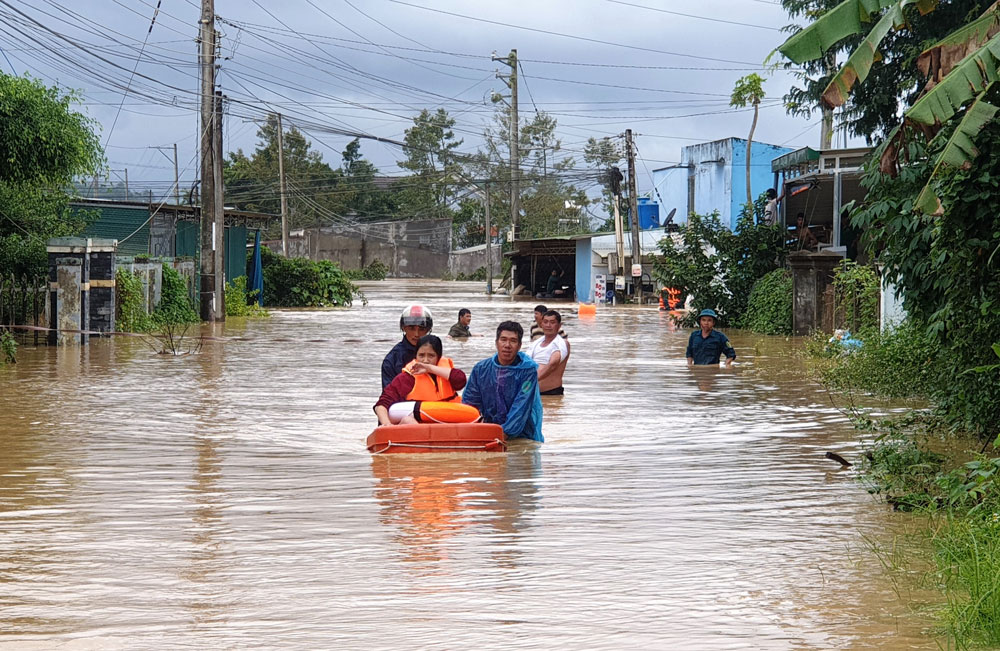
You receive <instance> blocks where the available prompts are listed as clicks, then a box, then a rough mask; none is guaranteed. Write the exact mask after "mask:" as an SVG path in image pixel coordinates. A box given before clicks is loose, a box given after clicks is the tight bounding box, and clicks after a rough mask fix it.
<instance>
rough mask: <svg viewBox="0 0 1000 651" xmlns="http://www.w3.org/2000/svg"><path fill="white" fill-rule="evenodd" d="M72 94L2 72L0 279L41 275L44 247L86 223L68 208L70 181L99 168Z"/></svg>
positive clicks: (86, 122)
mask: <svg viewBox="0 0 1000 651" xmlns="http://www.w3.org/2000/svg"><path fill="white" fill-rule="evenodd" d="M77 101H78V96H77V95H76V94H75V93H72V92H70V93H67V92H65V91H62V90H60V89H58V88H49V87H46V86H45V85H44V84H43V83H42V82H41V81H38V80H35V79H31V78H29V77H13V76H10V75H4V74H0V273H4V274H6V273H14V274H16V275H22V274H27V275H40V274H43V273H45V271H46V269H47V266H48V265H47V261H46V255H45V243H46V241H47V240H48V239H49V238H50V237H58V236H65V235H75V234H77V233H79V232H80V231H81V230H82V229H83V228H84V226H86V223H87V216H86V214H84V213H79V212H73V211H70V210H69V209H68V203H69V199H70V193H71V192H72V181H73V178H74V177H75V176H81V175H91V174H93V173H95V172H96V171H97V170H99V169H100V168H101V166H102V165H103V162H104V152H103V150H102V149H101V145H100V142H99V140H98V138H97V136H96V134H95V133H94V126H95V122H94V121H93V120H92V119H91V118H88V117H86V116H85V115H83V114H82V113H79V112H77V111H74V110H73V108H72V107H73V104H74V103H75V102H77Z"/></svg>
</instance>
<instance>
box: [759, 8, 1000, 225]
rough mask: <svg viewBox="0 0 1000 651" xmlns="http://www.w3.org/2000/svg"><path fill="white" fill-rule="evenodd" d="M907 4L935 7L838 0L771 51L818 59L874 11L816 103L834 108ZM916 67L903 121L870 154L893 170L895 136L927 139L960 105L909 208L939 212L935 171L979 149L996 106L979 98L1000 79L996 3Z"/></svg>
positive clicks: (901, 19)
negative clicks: (914, 92)
mask: <svg viewBox="0 0 1000 651" xmlns="http://www.w3.org/2000/svg"><path fill="white" fill-rule="evenodd" d="M911 5H912V6H914V7H915V8H916V9H917V11H919V12H920V13H921V14H926V13H928V12H931V11H933V10H934V9H935V7H936V6H937V0H892V1H888V0H845V1H844V2H842V3H841V4H839V5H838V6H837V7H835V8H834V9H832V10H831V11H829V12H827V13H826V14H823V15H822V16H820V17H819V18H817V19H816V20H815V21H814V22H813V23H811V24H810V25H809V26H807V27H805V28H804V29H802V30H800V31H799V32H797V33H796V34H794V35H793V36H791V37H790V38H789V39H788V40H787V41H785V43H784V44H782V45H781V46H780V47H779V48H778V51H779V52H781V53H782V54H783V55H784V56H785V57H787V58H788V59H790V60H792V61H794V62H795V63H802V62H804V61H809V60H812V59H818V58H819V57H821V56H823V55H824V54H825V53H826V52H827V51H828V50H829V49H830V48H831V47H833V46H835V45H836V44H837V43H839V42H840V41H841V40H843V39H844V38H847V37H849V36H853V35H855V34H860V33H861V32H862V31H863V30H864V24H865V23H870V22H871V21H872V19H873V18H874V16H875V14H877V13H878V12H882V13H881V15H880V16H879V18H878V21H877V22H876V23H875V24H874V25H873V26H872V27H871V28H870V29H869V30H868V32H867V35H866V37H865V39H864V41H863V42H862V43H861V45H860V46H859V47H858V48H857V49H856V50H855V51H854V52H853V53H852V54H851V55H850V57H848V59H847V61H846V62H845V63H844V65H843V66H841V67H840V69H839V70H838V72H837V74H836V75H834V77H833V78H832V79H831V81H830V83H829V84H828V86H827V87H826V89H825V90H824V91H823V95H822V103H823V105H824V106H826V107H827V108H834V107H837V106H841V105H843V104H844V103H845V102H846V101H847V97H848V95H849V93H850V91H851V89H852V88H853V87H854V85H855V84H856V83H861V82H863V81H864V80H865V78H866V77H867V76H868V73H869V72H870V71H871V68H872V65H873V64H874V62H875V61H876V60H877V57H878V48H879V45H880V43H881V42H882V40H883V39H884V38H885V36H886V35H887V34H888V33H889V32H890V31H892V30H894V29H903V28H905V27H906V13H905V12H906V10H907V7H909V6H911ZM917 66H918V69H919V70H920V71H921V73H923V74H924V75H925V76H926V77H927V83H926V85H925V86H924V89H923V91H922V93H921V95H920V97H919V99H918V100H917V101H916V102H915V103H914V104H913V106H911V107H910V108H909V109H908V110H907V111H906V112H905V113H904V116H903V123H902V124H901V125H900V127H899V128H897V129H895V130H894V131H893V132H892V133H891V134H890V136H889V137H888V138H887V139H886V141H885V142H884V143H883V144H882V146H881V147H880V148H879V150H878V151H877V153H878V154H879V155H880V157H881V159H880V167H881V169H882V170H883V171H886V172H888V173H894V172H895V171H896V169H897V166H898V153H899V151H900V150H901V149H902V146H901V144H902V140H903V139H904V138H906V137H907V134H908V133H909V132H910V131H912V130H913V129H912V128H916V129H917V130H919V131H921V132H922V133H923V134H924V136H925V137H926V138H928V139H931V138H934V137H936V136H937V134H938V132H939V131H940V130H941V128H942V127H943V125H944V124H945V123H948V122H949V121H950V120H952V118H954V117H955V116H956V114H958V113H959V112H961V111H963V110H964V115H963V116H962V118H961V120H960V121H959V122H958V124H957V125H956V126H955V128H954V130H953V131H952V133H951V136H950V137H949V139H948V141H947V142H946V143H944V146H943V148H942V149H941V152H940V154H938V157H937V159H936V160H935V165H934V171H933V172H932V173H931V176H930V178H929V179H928V180H927V183H926V185H925V187H924V188H923V190H922V191H921V192H920V194H919V195H918V199H917V200H916V201H915V202H914V207H915V209H916V210H920V211H921V212H924V213H928V214H932V215H941V214H943V212H944V207H943V206H942V205H941V201H940V200H939V199H938V197H937V195H936V194H935V192H934V186H935V185H936V181H937V179H938V177H939V175H940V174H941V173H942V172H943V171H944V170H945V169H947V168H953V167H968V166H970V165H971V161H972V159H973V158H975V156H976V155H977V154H978V153H979V152H978V150H977V149H976V146H975V136H976V134H977V133H978V132H979V131H980V130H981V129H982V127H983V126H984V125H985V124H987V123H988V122H989V121H990V120H992V119H993V118H994V117H995V115H996V113H997V110H998V108H997V107H995V106H993V105H992V104H990V103H989V102H987V101H986V99H985V97H986V94H987V92H988V91H989V90H990V89H991V88H992V87H993V84H994V82H996V81H997V80H998V78H1000V2H997V3H996V4H994V5H992V6H991V7H990V8H989V9H987V10H986V12H985V13H983V15H982V16H980V17H979V18H978V19H976V20H973V21H971V22H969V23H968V24H966V25H964V26H963V27H962V28H960V29H958V30H956V31H954V32H952V33H951V34H950V35H948V36H947V37H945V38H944V39H942V40H941V41H939V42H938V43H935V44H934V45H933V46H931V47H930V48H927V49H926V50H925V51H924V52H922V53H921V55H920V56H919V57H918V59H917Z"/></svg>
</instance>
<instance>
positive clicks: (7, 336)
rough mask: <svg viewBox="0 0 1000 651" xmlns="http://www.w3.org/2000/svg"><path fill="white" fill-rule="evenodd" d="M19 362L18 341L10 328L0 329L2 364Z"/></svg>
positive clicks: (0, 361) (0, 364) (0, 359)
mask: <svg viewBox="0 0 1000 651" xmlns="http://www.w3.org/2000/svg"><path fill="white" fill-rule="evenodd" d="M4 364H17V341H15V340H14V335H12V334H11V333H10V330H0V366H2V365H4Z"/></svg>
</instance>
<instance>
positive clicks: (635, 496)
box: [0, 281, 937, 649]
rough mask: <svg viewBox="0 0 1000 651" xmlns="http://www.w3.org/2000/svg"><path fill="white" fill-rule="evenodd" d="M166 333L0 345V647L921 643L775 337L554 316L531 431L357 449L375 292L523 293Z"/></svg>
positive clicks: (476, 350)
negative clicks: (558, 360) (461, 450)
mask: <svg viewBox="0 0 1000 651" xmlns="http://www.w3.org/2000/svg"><path fill="white" fill-rule="evenodd" d="M364 289H365V292H366V293H367V295H368V299H369V304H368V305H367V306H366V307H365V306H362V305H361V303H360V302H358V303H357V304H356V305H355V307H353V308H351V309H349V310H328V311H282V312H274V313H273V316H272V317H271V318H270V319H266V320H258V321H250V322H246V321H240V320H231V321H229V322H228V323H226V324H225V326H224V331H223V330H221V329H220V330H219V331H218V333H220V334H224V336H226V337H231V338H233V339H231V340H229V341H226V342H225V343H222V342H214V341H210V342H207V343H206V344H205V346H204V348H203V349H202V350H201V352H200V353H198V354H196V355H191V356H188V357H179V358H174V357H167V356H161V355H156V354H154V353H153V352H152V350H151V349H150V348H149V347H148V346H146V345H145V344H143V343H142V342H141V341H139V340H136V339H131V338H120V339H116V340H114V341H108V340H95V341H94V342H93V343H92V344H91V345H90V346H89V347H87V348H85V349H83V350H82V351H81V349H79V348H70V347H67V348H61V349H58V350H56V349H50V348H45V347H41V348H38V349H30V348H29V347H27V346H25V347H22V349H21V350H20V353H19V363H18V364H17V365H16V366H13V367H0V415H2V416H0V444H2V447H0V647H7V648H53V647H57V646H58V648H70V649H74V648H128V649H136V648H163V647H164V646H165V645H166V646H169V647H183V646H190V647H192V648H233V647H256V646H265V647H283V648H351V649H390V648H411V647H412V648H451V649H462V648H501V647H503V648H513V649H552V648H569V649H580V648H645V649H654V648H659V649H664V648H685V649H709V648H711V649H730V648H747V649H760V648H766V649H815V648H844V649H859V648H882V649H911V648H937V645H936V644H935V642H934V640H933V638H932V637H930V636H929V634H928V633H927V632H926V631H925V630H924V629H925V628H926V627H928V626H929V624H928V621H927V620H924V619H921V618H919V617H918V616H917V615H914V614H912V613H910V612H908V611H907V609H906V607H905V605H903V604H902V603H900V600H899V598H898V597H897V596H896V594H895V593H894V592H893V590H892V587H891V585H890V582H889V581H888V580H887V579H886V577H885V576H883V575H882V571H881V569H880V566H879V564H878V561H877V560H876V559H875V558H874V557H873V556H872V554H871V553H870V552H869V551H868V549H867V547H866V545H865V542H864V537H865V536H874V537H876V538H880V539H882V540H887V539H889V538H890V537H891V531H892V529H893V527H895V526H897V524H896V523H897V522H898V518H900V517H901V516H898V515H893V514H891V513H890V512H889V511H888V510H887V509H886V508H885V507H884V506H883V505H881V504H880V503H878V502H877V501H876V500H875V499H874V498H872V497H871V496H869V495H868V494H867V493H866V492H865V491H864V489H863V487H862V486H861V485H859V484H858V483H857V482H856V481H854V480H853V479H852V478H851V476H850V474H849V473H848V472H842V471H839V470H838V466H837V464H835V463H833V462H831V461H828V460H825V459H824V458H823V454H824V452H826V451H827V450H835V451H839V452H840V453H842V454H844V455H845V456H848V457H852V456H854V455H855V454H856V453H857V450H858V446H857V443H856V440H857V434H856V432H854V430H853V429H852V427H851V425H850V423H848V422H847V420H846V418H845V417H844V416H843V415H842V414H840V413H839V412H838V411H836V410H835V409H833V408H832V407H831V405H830V402H829V399H828V397H827V394H826V392H825V391H824V390H823V389H822V388H821V387H819V386H818V385H816V384H814V383H812V382H810V381H808V380H807V378H806V375H805V371H804V369H803V368H802V365H801V362H800V361H798V360H797V359H796V358H795V357H794V356H790V355H789V353H790V351H791V350H793V349H794V348H795V347H796V346H799V345H800V343H797V342H788V341H786V340H784V339H782V338H773V337H762V336H754V335H747V334H741V333H734V332H730V333H729V335H730V338H731V339H732V341H733V343H734V346H735V348H736V351H737V355H738V359H737V365H736V367H734V368H733V369H732V370H729V371H726V370H721V369H720V370H714V369H696V370H694V371H692V370H689V369H688V368H687V367H686V363H685V360H684V350H685V346H686V344H687V336H688V331H674V330H673V329H672V328H670V327H669V324H668V322H667V319H666V317H665V316H663V315H661V314H660V313H659V312H657V310H656V309H655V307H654V308H645V309H642V310H637V309H630V308H618V309H601V310H599V312H598V315H597V317H596V318H595V319H593V320H591V321H581V320H580V319H578V318H577V317H576V316H573V315H571V314H569V313H568V312H569V310H568V308H570V307H573V308H575V304H574V305H572V306H570V305H568V304H565V305H556V304H553V305H552V306H551V307H555V308H556V309H563V308H567V310H566V312H564V314H566V318H565V319H564V323H565V327H566V330H567V332H568V333H569V336H570V341H571V342H572V356H571V359H570V362H569V366H568V368H567V371H566V381H565V386H566V395H565V396H563V397H546V398H544V399H543V402H544V405H545V420H544V426H543V432H544V435H545V439H546V442H545V443H544V444H543V445H541V446H539V447H531V446H528V445H523V444H522V445H517V444H515V445H513V446H512V448H511V451H510V452H509V453H508V454H506V455H502V454H501V455H498V454H492V455H491V454H479V455H463V454H442V455H429V456H421V455H414V456H407V455H397V456H392V457H389V456H381V457H372V456H371V455H370V454H369V453H368V452H367V451H366V450H365V447H364V439H365V437H366V436H367V435H368V434H369V433H370V432H371V430H372V428H373V426H374V424H375V418H374V415H373V414H372V411H371V406H372V404H374V402H375V400H376V399H377V397H378V393H379V389H380V384H379V365H380V363H381V360H382V357H383V356H384V355H385V353H386V352H387V351H388V350H389V348H390V347H391V346H392V345H393V344H394V343H395V342H396V341H397V340H398V339H399V336H400V334H399V332H398V329H397V323H398V318H399V312H400V310H401V309H402V307H403V306H404V305H406V304H407V303H411V302H417V301H420V302H424V303H425V304H426V305H428V306H429V307H430V308H431V309H432V310H433V312H434V315H435V328H434V332H435V333H436V334H438V335H444V334H445V333H447V331H448V327H449V326H450V325H451V324H452V323H454V322H455V320H456V315H457V312H458V310H459V308H462V307H468V308H470V309H471V310H472V314H473V319H472V324H471V329H472V331H473V332H474V333H484V334H486V335H487V336H485V337H482V338H475V339H471V340H470V341H469V342H467V343H458V342H455V341H451V340H448V339H445V354H446V355H448V356H451V357H452V358H453V359H454V360H455V364H456V366H458V367H459V368H463V369H465V370H466V371H468V370H471V367H472V365H473V364H474V363H475V362H476V361H478V360H479V359H482V358H484V357H486V356H488V355H490V354H492V353H493V352H494V348H493V330H494V328H495V326H496V324H497V323H498V322H499V321H500V320H502V319H506V318H510V317H514V318H516V319H517V320H519V321H520V322H521V323H522V324H523V325H524V326H525V328H526V329H527V327H528V326H529V324H530V321H531V310H532V308H533V306H534V301H524V302H511V300H510V299H509V298H506V297H495V298H493V299H490V298H488V297H486V296H484V295H482V294H480V293H478V292H481V291H482V287H481V284H479V283H443V282H435V281H385V282H382V283H367V284H365V287H364Z"/></svg>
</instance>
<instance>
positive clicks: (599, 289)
mask: <svg viewBox="0 0 1000 651" xmlns="http://www.w3.org/2000/svg"><path fill="white" fill-rule="evenodd" d="M607 291H608V280H607V277H606V276H605V275H604V274H597V275H596V276H594V302H595V303H603V302H604V301H605V300H606V298H607Z"/></svg>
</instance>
